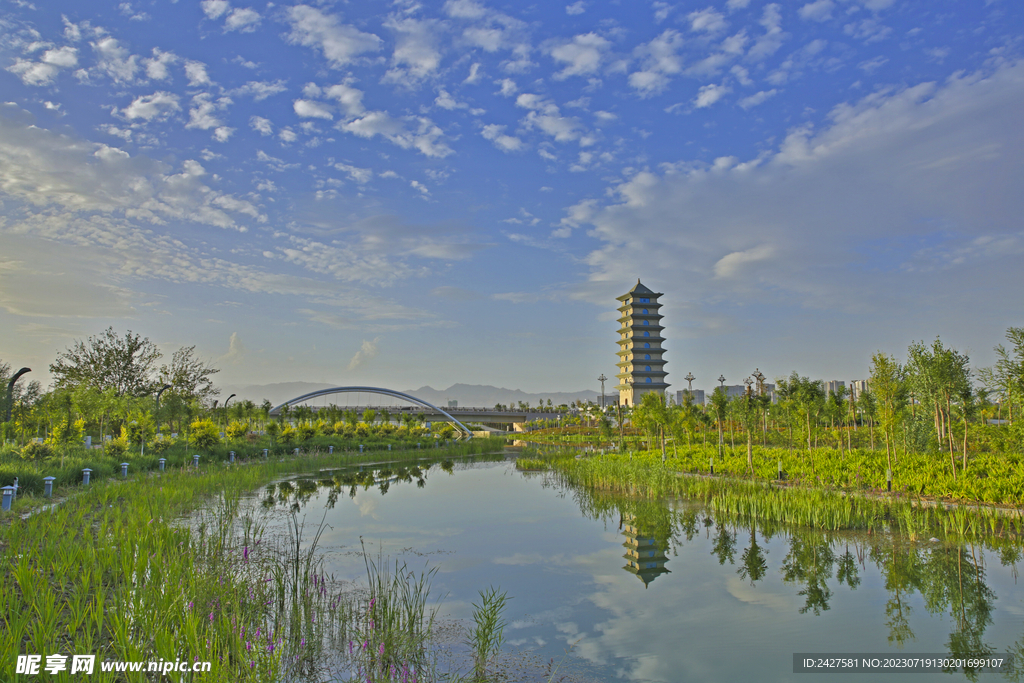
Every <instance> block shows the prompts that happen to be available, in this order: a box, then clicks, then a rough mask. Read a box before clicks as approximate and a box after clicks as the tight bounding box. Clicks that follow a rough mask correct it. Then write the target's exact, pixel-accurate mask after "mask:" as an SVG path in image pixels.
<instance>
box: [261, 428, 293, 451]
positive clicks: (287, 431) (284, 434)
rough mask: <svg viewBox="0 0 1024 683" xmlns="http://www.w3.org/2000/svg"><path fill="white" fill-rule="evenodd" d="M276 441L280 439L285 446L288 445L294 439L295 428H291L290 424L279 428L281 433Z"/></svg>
mask: <svg viewBox="0 0 1024 683" xmlns="http://www.w3.org/2000/svg"><path fill="white" fill-rule="evenodd" d="M268 426H269V425H268ZM278 441H280V442H281V443H283V444H284V445H286V446H287V445H290V444H291V443H292V442H293V441H295V430H294V429H293V428H292V426H291V425H285V426H284V427H283V428H282V429H281V434H280V436H279V438H278Z"/></svg>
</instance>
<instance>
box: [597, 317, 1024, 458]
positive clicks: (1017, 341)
mask: <svg viewBox="0 0 1024 683" xmlns="http://www.w3.org/2000/svg"><path fill="white" fill-rule="evenodd" d="M1006 338H1007V340H1008V341H1009V342H1010V345H1009V347H1004V346H1003V345H999V346H997V347H996V348H995V351H996V357H997V362H996V365H995V366H993V367H991V368H984V369H982V370H979V371H977V372H975V371H973V370H972V368H971V366H970V359H969V358H968V356H967V354H965V353H962V352H960V351H958V350H956V349H953V348H948V347H947V346H945V345H944V344H943V343H942V341H941V340H940V339H938V338H937V339H935V341H934V342H932V343H931V344H925V343H923V342H915V343H914V344H911V346H910V347H909V348H908V350H907V358H906V360H905V361H903V362H900V361H898V360H897V359H895V358H894V357H892V356H890V355H888V354H885V353H882V352H878V353H876V354H875V355H874V356H873V357H872V363H871V371H870V379H869V380H868V389H867V390H864V391H860V392H856V393H855V392H853V391H850V390H847V388H846V387H842V386H840V387H837V388H834V389H833V390H831V391H830V390H828V389H826V384H825V383H824V382H823V381H821V380H813V379H810V378H808V377H804V376H801V375H800V374H799V373H797V372H793V373H792V374H790V375H789V376H788V377H783V378H779V379H778V380H776V391H775V397H774V399H775V400H774V402H773V400H772V397H770V396H769V395H767V394H764V393H760V392H758V391H756V390H751V389H748V391H747V392H746V393H745V394H743V395H741V396H736V397H730V396H729V395H728V394H727V393H726V390H725V389H724V388H722V387H719V388H716V389H715V391H714V392H713V393H712V394H711V396H710V397H709V401H708V402H707V403H706V404H705V405H703V406H698V405H695V404H694V403H693V402H692V397H691V396H690V395H689V394H688V393H686V392H684V393H683V403H682V404H679V405H673V404H672V403H671V402H669V401H668V400H667V399H666V397H665V395H664V394H661V393H657V392H652V393H648V394H645V395H644V396H643V397H642V399H641V401H640V403H639V404H638V405H636V406H635V407H633V409H632V410H629V409H628V408H623V407H617V408H616V411H617V415H618V420H617V421H618V425H619V429H620V433H621V430H623V429H624V426H625V425H626V424H627V423H628V424H629V425H630V426H631V427H632V428H633V429H635V430H638V431H640V432H641V433H645V434H647V435H648V436H649V437H650V440H651V441H652V442H655V441H656V442H657V443H660V445H661V449H662V453H663V454H664V453H665V441H666V438H671V439H674V440H675V441H676V443H679V442H681V441H682V440H684V439H685V440H686V441H687V443H692V440H693V439H694V438H695V437H696V436H697V435H698V433H699V432H703V436H704V439H705V441H706V439H707V437H708V434H709V432H712V431H713V430H714V431H717V436H718V443H719V444H722V443H723V442H724V438H725V431H726V430H728V431H729V432H730V438H732V439H735V431H736V430H737V428H738V429H739V430H740V431H741V432H742V433H744V434H745V436H746V441H747V444H746V445H747V461H748V466H749V467H750V468H751V469H753V445H754V443H755V442H760V443H761V444H763V445H767V444H768V442H769V441H770V440H771V441H773V442H774V443H778V440H779V434H780V433H782V434H784V435H785V436H786V438H787V440H788V443H789V447H790V448H793V447H794V444H795V443H796V440H797V439H799V440H800V442H801V443H804V444H806V447H807V449H808V451H811V450H813V448H814V447H815V446H816V445H817V444H818V440H819V437H821V436H823V435H825V436H827V437H828V442H829V445H832V446H833V447H836V448H840V449H843V448H845V449H847V450H850V449H852V448H853V441H854V433H855V431H856V430H857V429H858V428H860V427H866V428H867V430H868V432H869V436H868V438H869V442H870V447H871V448H872V449H873V448H875V445H876V440H875V430H876V428H877V430H878V432H879V435H880V437H881V439H880V441H881V442H882V444H884V447H885V451H886V458H887V462H888V466H889V469H893V468H894V467H895V466H896V465H897V464H898V461H899V453H900V451H901V450H902V451H903V452H904V453H906V452H909V451H917V452H926V451H929V450H931V451H934V452H936V453H941V454H942V455H943V457H947V456H948V459H949V460H948V464H949V467H951V468H952V472H953V476H954V478H955V477H956V475H957V461H958V460H959V469H960V471H961V472H962V471H963V470H964V469H966V467H967V461H968V453H969V450H970V448H971V444H970V442H969V438H970V435H971V433H972V431H971V428H969V427H970V426H974V425H987V424H990V423H992V422H995V423H996V424H1005V425H1010V426H1012V424H1013V419H1014V411H1015V408H1016V407H1018V406H1020V404H1021V402H1022V400H1024V328H1013V327H1011V328H1010V329H1009V330H1008V331H1007V333H1006ZM585 412H586V411H584V413H585ZM1004 418H1005V419H1004ZM600 422H601V424H602V429H603V431H604V433H605V436H611V435H612V430H613V428H614V426H613V424H612V422H611V420H609V419H608V417H607V416H603V417H601V418H600ZM770 437H771V438H770ZM733 445H735V443H733Z"/></svg>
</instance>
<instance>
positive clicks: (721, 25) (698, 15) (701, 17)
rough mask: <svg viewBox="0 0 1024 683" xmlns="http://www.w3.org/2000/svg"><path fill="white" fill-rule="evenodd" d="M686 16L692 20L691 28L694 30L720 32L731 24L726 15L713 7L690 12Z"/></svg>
mask: <svg viewBox="0 0 1024 683" xmlns="http://www.w3.org/2000/svg"><path fill="white" fill-rule="evenodd" d="M686 18H687V19H688V20H689V22H690V30H691V31H694V32H698V31H700V32H703V33H719V32H721V31H724V30H725V29H726V28H727V27H728V26H729V22H727V21H726V20H725V16H724V15H723V14H721V13H719V12H716V11H715V10H714V8H712V7H708V8H707V9H702V10H698V11H696V12H690V13H689V14H688V15H686Z"/></svg>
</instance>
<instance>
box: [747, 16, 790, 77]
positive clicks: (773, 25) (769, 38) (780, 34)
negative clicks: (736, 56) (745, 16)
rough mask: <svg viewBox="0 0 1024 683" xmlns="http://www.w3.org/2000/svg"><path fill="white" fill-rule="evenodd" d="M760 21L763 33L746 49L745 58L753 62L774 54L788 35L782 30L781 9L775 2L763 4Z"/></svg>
mask: <svg viewBox="0 0 1024 683" xmlns="http://www.w3.org/2000/svg"><path fill="white" fill-rule="evenodd" d="M760 23H761V26H763V27H764V34H763V35H762V36H760V37H759V38H757V40H755V41H754V44H753V45H752V46H751V48H750V50H749V51H747V58H748V59H750V60H751V61H754V62H762V61H764V60H765V59H767V58H768V57H770V56H772V55H773V54H775V53H776V52H777V51H778V49H779V48H780V47H782V43H783V42H785V40H786V38H788V37H789V34H787V33H785V32H784V31H783V30H782V11H781V9H780V7H779V5H778V4H777V3H771V4H768V5H765V6H764V11H763V12H762V13H761V22H760Z"/></svg>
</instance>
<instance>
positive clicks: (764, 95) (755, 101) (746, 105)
mask: <svg viewBox="0 0 1024 683" xmlns="http://www.w3.org/2000/svg"><path fill="white" fill-rule="evenodd" d="M777 94H779V91H778V90H776V89H775V88H772V89H771V90H761V91H760V92H756V93H754V94H753V95H750V96H749V97H744V98H743V99H741V100H740V102H739V105H740V107H742V108H743V109H750V108H751V107H756V106H757V105H759V104H761V103H762V102H764V101H765V100H767V99H769V98H771V97H775V96H776V95H777Z"/></svg>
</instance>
